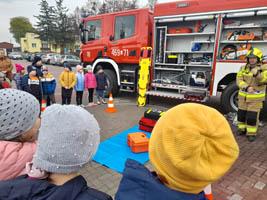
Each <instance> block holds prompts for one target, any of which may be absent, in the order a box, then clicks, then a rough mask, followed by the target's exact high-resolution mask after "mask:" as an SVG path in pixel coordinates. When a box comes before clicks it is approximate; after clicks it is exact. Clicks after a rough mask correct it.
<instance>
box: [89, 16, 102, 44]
mask: <svg viewBox="0 0 267 200" xmlns="http://www.w3.org/2000/svg"><path fill="white" fill-rule="evenodd" d="M86 30H87V31H86V42H88V41H92V40H99V39H100V37H101V20H94V21H88V22H86Z"/></svg>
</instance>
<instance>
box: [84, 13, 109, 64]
mask: <svg viewBox="0 0 267 200" xmlns="http://www.w3.org/2000/svg"><path fill="white" fill-rule="evenodd" d="M85 29H86V30H85V42H86V44H87V45H85V46H84V48H85V49H83V50H84V51H85V52H86V53H85V55H84V58H85V60H87V61H89V62H91V61H92V60H94V59H95V58H97V57H101V56H104V47H103V42H102V41H103V23H102V19H101V18H100V19H94V20H90V21H86V22H85Z"/></svg>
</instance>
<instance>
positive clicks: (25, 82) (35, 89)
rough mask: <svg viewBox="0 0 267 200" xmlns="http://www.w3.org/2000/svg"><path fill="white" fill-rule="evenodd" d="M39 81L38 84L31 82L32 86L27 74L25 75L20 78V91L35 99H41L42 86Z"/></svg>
mask: <svg viewBox="0 0 267 200" xmlns="http://www.w3.org/2000/svg"><path fill="white" fill-rule="evenodd" d="M38 80H39V84H38V82H37V81H33V84H30V83H31V80H30V76H29V74H26V75H24V76H23V77H22V82H21V86H22V90H23V91H26V92H29V93H30V94H32V95H33V96H35V97H36V98H37V99H41V98H42V96H43V95H42V84H41V81H40V79H39V78H38Z"/></svg>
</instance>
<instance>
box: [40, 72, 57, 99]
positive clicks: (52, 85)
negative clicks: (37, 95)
mask: <svg viewBox="0 0 267 200" xmlns="http://www.w3.org/2000/svg"><path fill="white" fill-rule="evenodd" d="M41 82H42V89H43V94H45V95H49V94H54V93H55V90H56V84H57V83H56V80H55V77H54V76H53V75H52V74H50V73H49V72H48V74H47V76H46V77H41Z"/></svg>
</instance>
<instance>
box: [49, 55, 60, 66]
mask: <svg viewBox="0 0 267 200" xmlns="http://www.w3.org/2000/svg"><path fill="white" fill-rule="evenodd" d="M60 59H61V55H59V54H54V55H53V56H52V57H51V60H50V64H52V65H60Z"/></svg>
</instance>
